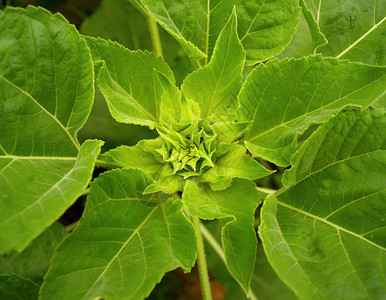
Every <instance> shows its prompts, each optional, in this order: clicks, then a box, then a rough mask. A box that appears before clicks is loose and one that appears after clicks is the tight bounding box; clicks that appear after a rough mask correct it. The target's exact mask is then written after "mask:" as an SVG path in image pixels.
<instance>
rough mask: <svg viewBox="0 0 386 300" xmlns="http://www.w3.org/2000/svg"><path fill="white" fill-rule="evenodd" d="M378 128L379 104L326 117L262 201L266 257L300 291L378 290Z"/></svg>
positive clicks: (381, 237) (356, 294) (381, 139)
mask: <svg viewBox="0 0 386 300" xmlns="http://www.w3.org/2000/svg"><path fill="white" fill-rule="evenodd" d="M384 128H385V113H384V111H380V112H376V111H374V112H369V111H367V112H346V113H341V114H340V115H339V116H337V117H336V118H334V119H331V120H330V121H329V122H327V123H325V124H323V125H322V126H321V127H320V128H319V129H318V130H316V131H315V132H314V134H313V135H312V136H311V137H310V138H309V139H308V140H307V141H306V142H305V143H304V144H303V146H302V147H300V149H299V150H298V151H297V152H296V154H295V155H294V156H293V158H292V160H291V163H292V165H293V167H292V168H291V169H289V170H288V171H286V173H285V174H284V185H285V187H284V188H283V189H282V190H280V191H279V192H278V193H276V195H272V196H269V197H268V198H267V199H266V201H265V203H264V206H263V209H262V225H261V226H260V231H259V233H260V236H261V238H262V240H263V243H264V246H265V250H266V253H267V256H268V260H269V261H270V262H271V264H272V265H273V267H274V268H275V270H276V271H277V272H278V274H279V276H280V277H281V278H282V280H283V281H285V282H286V283H287V284H288V285H289V286H290V287H292V288H293V289H294V291H295V293H296V294H297V295H298V296H299V298H301V299H310V298H312V299H321V298H330V299H352V298H356V299H361V298H362V299H368V298H371V299H380V298H382V297H383V296H384V295H385V293H386V289H385V286H386V285H385V283H386V282H385V277H384V276H383V275H384V267H385V260H384V259H383V258H382V257H383V256H384V255H385V231H384V228H385V219H384V216H385V213H386V207H385V203H384V200H383V199H384V195H385V185H384V183H385V175H384V170H385V151H384V150H385V138H386V136H385V130H384ZM321 274H322V276H323V280H320V278H321Z"/></svg>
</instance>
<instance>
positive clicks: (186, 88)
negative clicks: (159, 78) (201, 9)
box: [181, 10, 245, 121]
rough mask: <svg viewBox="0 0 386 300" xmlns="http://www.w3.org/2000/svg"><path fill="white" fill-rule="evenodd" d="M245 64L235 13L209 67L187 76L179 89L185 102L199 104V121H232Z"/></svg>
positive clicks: (226, 27)
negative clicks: (200, 119)
mask: <svg viewBox="0 0 386 300" xmlns="http://www.w3.org/2000/svg"><path fill="white" fill-rule="evenodd" d="M244 61H245V52H244V50H243V47H242V45H241V43H240V40H239V38H238V36H237V17H236V11H235V10H234V11H233V14H232V15H231V17H230V19H229V21H228V23H227V24H226V26H225V27H224V29H223V31H222V32H221V34H220V36H219V39H218V40H217V43H216V47H215V49H214V53H213V56H212V59H211V60H210V62H209V64H208V65H206V66H205V67H203V68H202V69H199V70H197V71H195V72H193V73H191V74H189V75H188V77H187V78H185V80H184V82H183V84H182V87H181V89H182V92H183V94H184V96H185V97H186V98H188V99H191V100H194V101H196V102H197V103H198V104H199V106H200V113H201V118H202V119H205V118H209V119H210V120H213V121H214V120H215V121H233V120H234V112H235V110H236V108H237V94H238V92H239V90H240V88H241V73H242V70H243V67H244Z"/></svg>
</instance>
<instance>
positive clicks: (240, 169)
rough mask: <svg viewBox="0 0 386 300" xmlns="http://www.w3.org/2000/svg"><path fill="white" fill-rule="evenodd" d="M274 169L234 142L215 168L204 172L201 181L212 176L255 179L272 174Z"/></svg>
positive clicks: (218, 160) (207, 179)
mask: <svg viewBox="0 0 386 300" xmlns="http://www.w3.org/2000/svg"><path fill="white" fill-rule="evenodd" d="M273 172H274V171H270V170H267V169H266V168H264V167H263V166H262V165H261V164H259V163H258V162H257V161H256V160H254V159H253V158H252V157H250V156H249V155H247V153H246V149H245V147H243V146H241V145H237V144H232V145H231V146H230V149H229V150H228V151H227V152H226V153H225V154H224V155H222V156H220V157H219V158H218V159H217V161H216V164H215V166H214V168H212V169H210V170H208V171H207V172H206V173H204V174H203V176H202V178H198V179H199V180H200V181H202V182H205V181H210V182H214V181H215V180H209V179H211V178H216V175H217V177H219V178H236V177H237V178H243V179H250V180H255V179H259V178H262V177H265V176H268V175H270V174H272V173H273Z"/></svg>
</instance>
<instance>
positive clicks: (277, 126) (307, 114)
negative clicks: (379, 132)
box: [248, 76, 386, 142]
mask: <svg viewBox="0 0 386 300" xmlns="http://www.w3.org/2000/svg"><path fill="white" fill-rule="evenodd" d="M383 77H385V76H381V77H379V78H378V79H376V80H374V81H372V82H370V83H369V84H366V85H364V86H362V87H361V88H359V89H357V90H355V91H353V92H351V93H349V94H347V95H345V96H344V97H340V98H338V99H335V100H334V101H332V102H330V103H328V104H326V105H324V106H321V107H319V108H317V109H315V110H313V111H310V112H307V113H305V114H302V115H300V116H298V117H296V118H294V119H291V120H288V121H286V122H284V123H280V124H279V125H276V126H274V127H272V128H270V129H268V130H265V131H263V132H261V133H260V134H257V135H255V136H253V137H249V138H248V141H250V142H251V141H253V140H256V139H258V138H259V137H261V136H264V135H267V134H268V133H270V132H272V131H274V130H276V129H278V128H281V127H284V126H286V125H287V124H290V123H292V122H295V121H297V120H299V119H301V118H303V117H307V116H309V115H311V114H313V113H316V112H319V111H321V110H323V109H325V108H327V107H328V106H330V105H333V104H335V103H336V102H338V101H340V100H342V99H345V98H347V97H349V96H351V95H353V94H354V93H356V92H358V91H360V90H362V89H364V88H366V87H368V86H370V85H372V84H374V83H375V82H377V81H379V80H381V79H383ZM385 94H386V91H384V92H383V93H382V94H381V95H379V97H377V98H376V99H374V101H373V103H374V102H376V101H377V100H378V99H381V97H382V96H383V95H385ZM349 105H354V104H352V103H347V104H342V106H341V107H340V108H336V110H337V111H339V110H342V109H344V108H345V107H347V106H349ZM355 105H358V106H361V105H360V104H355ZM256 111H257V109H256ZM255 115H256V114H255ZM319 122H321V121H319ZM287 127H288V126H287Z"/></svg>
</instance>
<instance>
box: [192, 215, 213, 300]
mask: <svg viewBox="0 0 386 300" xmlns="http://www.w3.org/2000/svg"><path fill="white" fill-rule="evenodd" d="M191 218H192V219H191V220H192V222H193V225H194V228H195V229H196V233H197V242H198V258H197V263H198V272H199V274H200V282H201V291H202V298H203V299H204V300H212V293H211V290H210V282H209V275H208V265H207V263H206V257H205V247H204V240H203V238H202V234H201V227H200V219H199V218H197V217H193V216H192V217H191Z"/></svg>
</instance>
